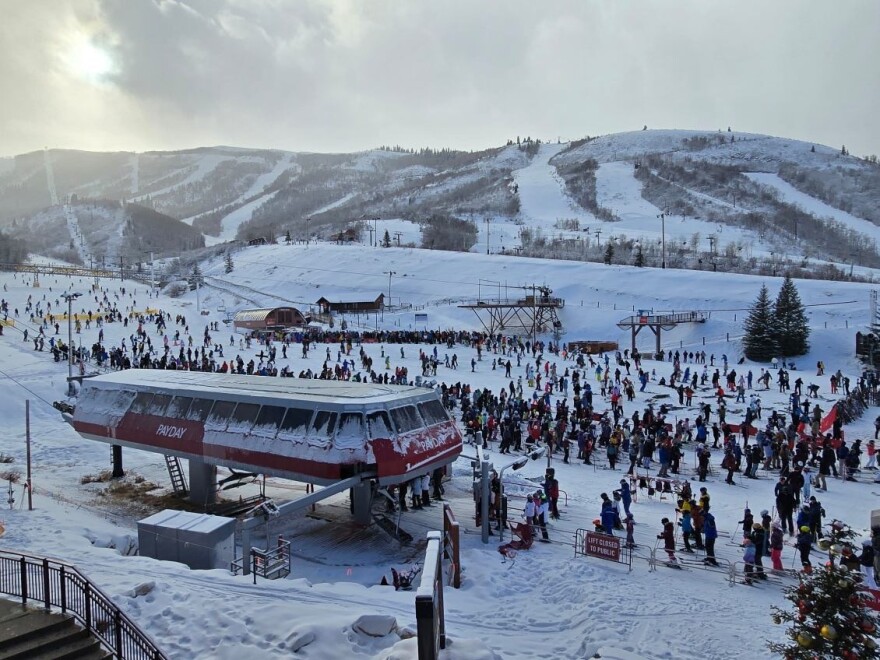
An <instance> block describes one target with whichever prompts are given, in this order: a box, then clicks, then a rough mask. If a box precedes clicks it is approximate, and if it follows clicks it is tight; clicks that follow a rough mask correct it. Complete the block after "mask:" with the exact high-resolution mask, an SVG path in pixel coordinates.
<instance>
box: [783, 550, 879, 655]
mask: <svg viewBox="0 0 880 660" xmlns="http://www.w3.org/2000/svg"><path fill="white" fill-rule="evenodd" d="M798 579H799V581H800V584H799V585H798V586H791V587H787V588H786V589H785V597H786V599H788V600H790V601H791V602H792V603H794V604H795V606H796V608H797V612H796V613H795V612H790V611H787V610H783V609H780V608H778V607H775V606H774V607H773V608H772V609H773V622H774V623H777V624H782V623H791V624H792V626H791V627H790V628H789V629H788V630H786V631H785V634H786V636H787V637H788V638H789V639H790V640H791V641H790V642H789V643H780V642H769V643H768V646H769V648H770V650H771V651H773V652H774V653H777V654H779V655H781V656H782V657H783V658H786V659H788V658H791V659H793V660H801V659H803V660H807V659H812V658H820V659H822V660H826V659H828V660H830V659H831V658H835V659H837V658H843V659H844V660H857V659H862V658H876V657H877V655H878V654H877V648H878V642H877V621H876V619H875V617H874V616H873V614H872V613H871V612H869V610H868V607H867V602H868V596H867V594H866V593H865V592H864V591H862V590H861V581H862V574H861V573H860V572H859V571H850V570H849V569H847V568H846V567H845V566H836V565H835V564H834V563H832V562H828V563H826V564H825V565H824V566H820V567H819V568H818V569H817V570H815V571H813V572H811V573H801V574H800V575H799V578H798Z"/></svg>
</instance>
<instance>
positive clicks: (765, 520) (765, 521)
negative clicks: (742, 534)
mask: <svg viewBox="0 0 880 660" xmlns="http://www.w3.org/2000/svg"><path fill="white" fill-rule="evenodd" d="M772 521H773V519H772V518H771V517H770V512H769V511H767V509H764V510H763V511H761V527H762V528H763V529H764V547H763V548H758V552H760V553H761V554H763V555H764V556H765V557H769V556H770V523H771V522H772Z"/></svg>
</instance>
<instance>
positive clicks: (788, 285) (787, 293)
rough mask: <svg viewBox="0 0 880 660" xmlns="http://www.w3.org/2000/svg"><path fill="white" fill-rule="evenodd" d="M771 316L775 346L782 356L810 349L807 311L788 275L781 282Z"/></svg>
mask: <svg viewBox="0 0 880 660" xmlns="http://www.w3.org/2000/svg"><path fill="white" fill-rule="evenodd" d="M773 316H774V319H773V328H774V331H775V332H774V334H775V338H776V346H777V347H778V348H779V352H780V353H781V355H782V356H783V357H791V356H794V355H804V354H805V353H806V352H807V351H808V350H810V342H809V341H808V340H809V337H810V328H809V326H808V325H807V313H806V311H805V310H804V305H803V303H801V298H800V296H799V295H798V292H797V288H796V287H795V285H794V281H792V279H791V276H790V275H786V276H785V280H784V281H783V282H782V288H781V289H780V290H779V295H778V296H777V297H776V304H775V305H774V307H773Z"/></svg>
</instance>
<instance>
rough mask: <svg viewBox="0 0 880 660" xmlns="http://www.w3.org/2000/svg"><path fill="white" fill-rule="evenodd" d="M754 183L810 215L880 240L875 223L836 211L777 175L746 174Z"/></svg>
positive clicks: (879, 228) (873, 239) (868, 237)
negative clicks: (765, 187)
mask: <svg viewBox="0 0 880 660" xmlns="http://www.w3.org/2000/svg"><path fill="white" fill-rule="evenodd" d="M746 176H747V177H749V178H750V179H751V180H752V181H757V182H758V183H760V184H761V185H764V186H768V187H769V188H772V189H773V190H775V191H776V192H777V193H778V194H779V196H780V197H781V198H782V199H783V200H785V201H786V202H788V203H790V204H794V205H796V206H798V207H800V208H801V209H803V210H804V211H806V212H807V213H809V214H810V215H813V216H815V217H818V218H831V219H832V220H834V221H835V222H839V223H840V224H842V225H843V226H844V227H847V228H849V229H852V230H853V231H856V232H858V233H860V234H863V235H864V236H865V237H866V238H867V239H868V240H871V241H874V242H876V241H878V240H880V227H878V226H877V225H875V224H874V223H873V222H869V221H867V220H864V219H862V218H857V217H856V216H854V215H851V214H850V213H846V212H845V211H841V210H840V209H836V208H834V207H833V206H829V205H828V204H825V203H824V202H822V201H820V200H818V199H815V198H814V197H810V196H809V195H807V194H805V193H802V192H801V191H799V190H798V189H797V188H795V187H794V186H792V185H791V184H790V183H788V182H787V181H783V180H782V179H780V178H779V176H778V175H776V174H769V173H762V172H750V173H747V174H746Z"/></svg>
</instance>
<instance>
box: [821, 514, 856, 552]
mask: <svg viewBox="0 0 880 660" xmlns="http://www.w3.org/2000/svg"><path fill="white" fill-rule="evenodd" d="M826 527H827V532H826V533H825V536H824V537H823V538H822V540H821V541H819V548H821V549H822V550H827V551H828V552H829V554H830V557H831V561H834V556H835V555H840V554H843V551H844V550H849V551H852V550H853V547H854V546H853V539H854V538H855V537H856V533H855V532H854V531H853V530H852V528H851V527H850V526H849V525H847V524H846V523H845V522H841V521H840V520H837V519H835V520H832V521H831V522H830V523H828V524H827V525H826Z"/></svg>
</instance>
